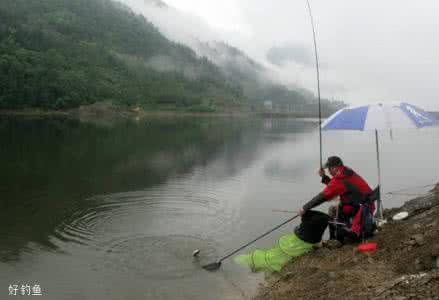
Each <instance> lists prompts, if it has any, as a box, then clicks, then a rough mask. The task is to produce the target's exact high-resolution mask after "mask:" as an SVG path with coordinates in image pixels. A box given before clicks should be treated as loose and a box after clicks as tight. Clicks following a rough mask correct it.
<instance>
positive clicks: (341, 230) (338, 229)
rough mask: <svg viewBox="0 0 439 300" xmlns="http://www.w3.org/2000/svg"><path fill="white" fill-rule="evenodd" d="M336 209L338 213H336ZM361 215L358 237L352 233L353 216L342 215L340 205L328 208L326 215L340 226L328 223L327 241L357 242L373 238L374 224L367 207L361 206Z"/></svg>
mask: <svg viewBox="0 0 439 300" xmlns="http://www.w3.org/2000/svg"><path fill="white" fill-rule="evenodd" d="M337 207H338V211H337ZM361 211H362V213H363V215H362V216H361V235H360V236H358V235H357V234H355V233H354V232H352V230H351V228H352V218H353V217H354V216H346V215H345V214H344V213H343V209H342V205H341V204H339V205H338V206H336V205H335V206H331V207H329V211H328V215H329V217H330V218H331V219H332V220H333V221H334V222H337V223H343V224H344V225H342V224H332V223H329V239H331V240H339V241H340V242H342V243H345V242H359V241H361V240H362V239H365V238H369V237H372V236H373V233H374V231H375V229H376V227H375V223H374V221H373V215H372V213H371V212H370V210H369V209H368V207H366V206H363V209H362V210H361Z"/></svg>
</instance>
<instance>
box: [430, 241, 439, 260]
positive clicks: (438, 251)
mask: <svg viewBox="0 0 439 300" xmlns="http://www.w3.org/2000/svg"><path fill="white" fill-rule="evenodd" d="M430 253H431V256H433V257H439V244H435V245H433V247H431V252H430Z"/></svg>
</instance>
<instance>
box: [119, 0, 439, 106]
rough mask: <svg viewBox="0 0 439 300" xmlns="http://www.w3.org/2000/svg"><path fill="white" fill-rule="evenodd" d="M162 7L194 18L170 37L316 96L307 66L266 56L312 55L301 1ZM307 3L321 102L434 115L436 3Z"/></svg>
mask: <svg viewBox="0 0 439 300" xmlns="http://www.w3.org/2000/svg"><path fill="white" fill-rule="evenodd" d="M126 1H138V0H126ZM165 2H166V3H167V4H169V5H170V6H172V7H175V8H177V9H179V10H181V11H184V12H186V13H187V15H190V16H192V17H193V19H194V21H193V23H192V22H191V23H192V24H188V23H189V22H186V24H179V25H178V26H175V24H174V26H173V27H174V29H173V30H174V31H175V28H181V30H182V31H184V30H188V31H194V34H199V35H200V37H201V39H203V38H206V37H210V38H211V39H213V40H215V39H223V40H225V41H226V42H228V43H230V44H231V45H233V46H236V47H238V48H240V49H242V50H244V51H245V52H246V53H248V54H249V55H250V56H251V57H252V58H254V59H256V60H258V61H259V62H261V63H263V64H264V65H269V66H272V67H273V69H275V70H276V72H277V73H278V74H279V77H280V79H281V80H282V81H283V82H287V83H288V82H290V83H294V84H299V85H301V86H304V87H306V88H308V89H310V90H312V91H315V90H316V87H315V73H314V72H315V70H314V69H313V65H310V64H309V61H308V63H303V64H301V63H300V61H299V60H298V59H296V60H295V59H294V57H292V59H291V61H287V62H286V63H284V64H283V65H282V66H280V67H279V66H276V65H272V64H270V63H269V62H268V60H267V57H266V54H267V52H268V50H269V49H270V48H272V47H280V48H282V47H286V48H287V49H288V47H289V48H291V47H297V48H298V50H297V51H293V53H300V55H301V56H302V57H304V55H305V56H306V51H308V52H309V55H313V52H312V51H313V44H312V31H311V26H310V21H309V16H308V12H307V6H306V1H305V0H289V1H286V0H274V1H266V0H264V1H263V0H221V1H207V0H165ZM310 3H311V6H312V9H313V15H314V20H315V24H316V30H317V44H318V50H319V58H320V62H321V65H322V68H321V84H322V96H323V97H327V98H338V99H344V100H346V101H347V102H349V103H352V104H360V103H367V102H376V101H407V102H411V103H413V104H416V105H419V106H421V107H423V108H426V109H435V110H439V82H438V79H439V1H437V0H420V1H413V0H385V1H383V0H381V1H378V0H368V1H359V0H330V1H328V0H310ZM186 20H187V19H186ZM153 21H154V20H153ZM156 21H157V20H156ZM169 21H170V20H169ZM163 22H164V21H162V23H163ZM175 22H177V21H175ZM177 23H178V22H177ZM203 24H205V26H204V25H203ZM171 27H172V26H171ZM195 31H197V32H195ZM293 56H294V55H293Z"/></svg>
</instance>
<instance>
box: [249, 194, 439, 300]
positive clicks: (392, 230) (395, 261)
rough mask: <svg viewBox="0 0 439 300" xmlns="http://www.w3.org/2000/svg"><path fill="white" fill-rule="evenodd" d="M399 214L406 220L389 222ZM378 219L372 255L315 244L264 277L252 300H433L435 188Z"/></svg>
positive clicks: (438, 232) (437, 272) (437, 270)
mask: <svg viewBox="0 0 439 300" xmlns="http://www.w3.org/2000/svg"><path fill="white" fill-rule="evenodd" d="M402 211H406V212H408V213H409V216H408V217H407V218H406V219H404V220H402V221H393V220H392V216H394V215H395V214H396V213H398V212H402ZM384 216H385V218H386V220H387V224H385V225H384V226H383V227H381V229H380V231H379V232H378V233H377V234H376V236H375V237H374V238H372V239H371V240H370V241H374V242H376V243H377V244H378V251H377V252H376V253H374V254H373V255H370V256H367V255H364V254H360V253H358V252H357V251H356V245H344V246H342V247H334V246H332V247H331V245H326V246H320V247H318V248H317V249H315V250H314V251H312V252H310V253H308V254H306V255H305V256H303V257H300V258H298V259H297V260H296V261H295V262H294V263H291V264H289V265H288V266H287V267H285V268H284V270H282V272H281V273H280V274H273V275H269V276H267V282H266V284H265V286H263V287H262V288H261V290H260V292H259V294H258V295H257V296H256V297H255V299H257V300H262V299H275V300H280V299H377V300H378V299H395V300H405V299H407V300H408V299H439V186H437V187H436V188H435V189H433V190H432V191H431V192H430V193H429V194H427V195H425V196H422V197H418V198H415V199H413V200H410V201H407V202H406V203H405V204H404V205H402V206H401V207H400V208H394V209H389V210H386V211H385V214H384Z"/></svg>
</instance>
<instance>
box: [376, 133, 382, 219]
mask: <svg viewBox="0 0 439 300" xmlns="http://www.w3.org/2000/svg"><path fill="white" fill-rule="evenodd" d="M375 144H376V152H377V169H378V186H379V197H378V211H377V214H378V215H379V217H380V218H381V219H383V203H382V201H381V165H380V146H379V141H378V130H377V129H375Z"/></svg>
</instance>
